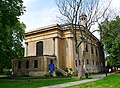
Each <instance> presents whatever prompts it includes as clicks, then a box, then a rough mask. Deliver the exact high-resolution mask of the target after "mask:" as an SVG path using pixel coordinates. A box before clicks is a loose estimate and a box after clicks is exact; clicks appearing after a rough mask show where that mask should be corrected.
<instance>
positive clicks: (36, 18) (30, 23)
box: [21, 8, 56, 31]
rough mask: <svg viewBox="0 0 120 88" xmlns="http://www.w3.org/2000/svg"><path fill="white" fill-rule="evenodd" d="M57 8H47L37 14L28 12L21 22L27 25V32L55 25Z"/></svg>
mask: <svg viewBox="0 0 120 88" xmlns="http://www.w3.org/2000/svg"><path fill="white" fill-rule="evenodd" d="M55 11H56V8H50V9H49V8H47V9H43V10H42V11H37V12H30V11H28V12H26V13H25V14H24V15H23V16H22V17H21V21H23V22H24V23H25V24H26V27H27V28H26V31H29V30H32V29H35V28H38V27H41V26H45V25H50V24H54V23H55V19H54V18H55V13H56V12H55Z"/></svg>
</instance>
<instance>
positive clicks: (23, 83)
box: [0, 77, 82, 88]
mask: <svg viewBox="0 0 120 88" xmlns="http://www.w3.org/2000/svg"><path fill="white" fill-rule="evenodd" d="M78 80H80V79H76V78H42V79H41V78H33V77H28V78H27V77H15V78H13V79H3V78H2V79H1V78H0V88H37V87H42V86H49V85H54V84H60V83H66V82H72V81H78ZM81 80H82V79H81Z"/></svg>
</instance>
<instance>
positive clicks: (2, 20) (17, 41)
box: [0, 0, 25, 70]
mask: <svg viewBox="0 0 120 88" xmlns="http://www.w3.org/2000/svg"><path fill="white" fill-rule="evenodd" d="M24 8H25V7H24V6H23V1H22V0H1V1H0V69H1V70H2V68H5V67H7V68H10V67H11V59H14V58H18V57H21V56H23V44H22V42H23V39H24V29H25V25H24V24H23V23H21V22H20V21H19V16H21V15H22V14H23V13H24V11H25V10H24Z"/></svg>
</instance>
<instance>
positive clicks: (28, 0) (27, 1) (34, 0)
mask: <svg viewBox="0 0 120 88" xmlns="http://www.w3.org/2000/svg"><path fill="white" fill-rule="evenodd" d="M37 1H38V0H23V2H24V5H25V6H26V7H27V6H29V5H30V4H31V3H34V2H37Z"/></svg>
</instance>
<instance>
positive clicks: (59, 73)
mask: <svg viewBox="0 0 120 88" xmlns="http://www.w3.org/2000/svg"><path fill="white" fill-rule="evenodd" d="M55 74H56V76H58V77H60V76H64V75H63V74H62V73H61V72H60V71H58V70H56V71H55Z"/></svg>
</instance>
